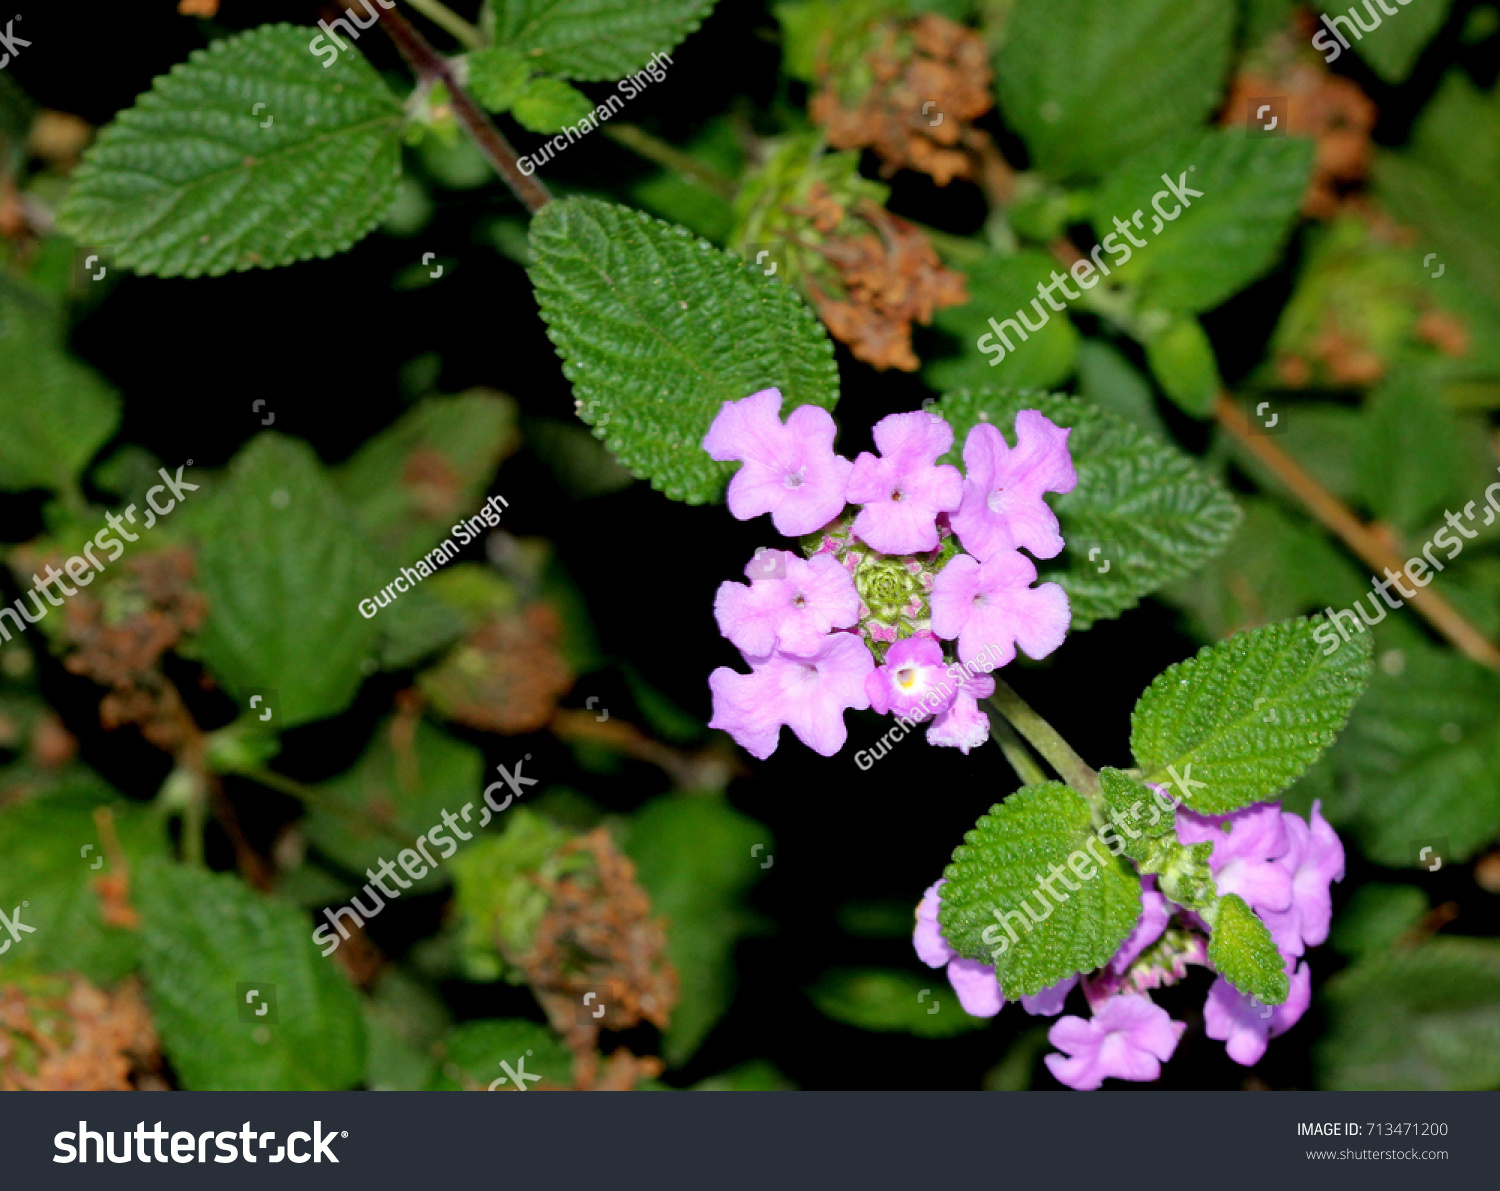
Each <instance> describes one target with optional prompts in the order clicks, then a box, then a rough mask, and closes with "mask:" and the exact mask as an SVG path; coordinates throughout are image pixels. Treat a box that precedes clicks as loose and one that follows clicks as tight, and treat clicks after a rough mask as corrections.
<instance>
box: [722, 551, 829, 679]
mask: <svg viewBox="0 0 1500 1191" xmlns="http://www.w3.org/2000/svg"><path fill="white" fill-rule="evenodd" d="M745 576H746V578H748V579H750V580H751V583H750V585H749V586H748V587H747V586H746V585H745V584H743V583H721V584H719V594H718V596H717V597H715V599H714V618H715V619H716V620H717V621H718V622H719V632H721V633H723V634H724V636H726V637H728V638H729V640H730V641H731V642H732V643H733V644H734V645H735V647H736V648H738V649H739V650H740V652H741V653H743V654H745V655H746V656H747V657H764V656H765V655H766V654H769V653H770V652H771V651H772V650H777V649H779V650H780V651H781V652H782V653H791V654H796V655H798V656H799V657H804V656H807V655H809V654H814V653H817V652H818V650H820V649H821V648H822V647H823V640H824V638H826V637H827V636H828V634H829V633H830V632H831V631H832V630H833V629H847V628H849V627H850V626H851V625H853V624H855V623H856V622H858V620H859V593H858V592H857V591H855V590H854V580H853V579H851V578H850V577H849V572H848V571H846V570H845V569H844V568H843V567H842V566H840V565H839V562H838V559H836V558H834V557H832V556H831V555H828V554H820V555H818V556H817V557H815V558H810V559H802V558H799V557H798V556H797V555H795V554H793V553H792V552H791V551H789V550H766V551H763V552H762V553H760V554H757V555H756V557H755V558H754V559H752V560H751V561H750V562H749V563H748V564H746V566H745ZM761 576H768V577H764V578H763V577H761Z"/></svg>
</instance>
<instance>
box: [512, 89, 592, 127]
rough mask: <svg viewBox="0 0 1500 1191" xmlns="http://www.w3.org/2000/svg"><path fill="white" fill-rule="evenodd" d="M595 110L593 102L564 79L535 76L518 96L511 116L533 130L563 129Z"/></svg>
mask: <svg viewBox="0 0 1500 1191" xmlns="http://www.w3.org/2000/svg"><path fill="white" fill-rule="evenodd" d="M593 110H594V105H593V102H592V101H591V100H590V99H589V97H588V96H587V95H585V94H584V93H583V92H582V91H580V90H578V88H576V87H572V86H569V85H568V84H567V83H565V82H563V81H562V79H549V78H542V79H532V80H531V82H529V83H527V84H526V86H525V87H524V88H523V89H522V91H521V93H520V94H519V95H518V96H516V100H515V104H514V106H513V108H512V110H511V115H513V116H515V118H516V120H517V121H518V122H519V123H520V125H521V126H522V127H523V128H526V129H529V130H530V131H532V132H538V133H550V132H561V131H562V130H563V129H564V128H566V127H567V126H568V125H570V124H577V123H578V122H579V121H581V120H583V119H584V118H585V117H587V116H588V114H589V113H590V112H592V111H593Z"/></svg>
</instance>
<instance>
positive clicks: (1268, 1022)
mask: <svg viewBox="0 0 1500 1191" xmlns="http://www.w3.org/2000/svg"><path fill="white" fill-rule="evenodd" d="M1288 967H1290V964H1288ZM1291 977H1292V987H1291V991H1290V992H1289V993H1288V994H1287V998H1286V1000H1285V1001H1283V1002H1282V1003H1281V1004H1280V1005H1263V1004H1261V1002H1260V1001H1259V1000H1257V999H1256V998H1254V997H1247V996H1246V995H1245V994H1244V993H1242V992H1240V991H1239V989H1237V988H1235V987H1234V985H1232V984H1230V983H1229V981H1227V980H1225V979H1224V977H1222V976H1220V977H1219V978H1218V979H1217V980H1215V981H1214V983H1213V987H1212V988H1210V989H1209V990H1208V1000H1207V1001H1205V1002H1204V1003H1203V1032H1204V1033H1205V1034H1207V1035H1208V1036H1209V1037H1210V1038H1216V1039H1218V1040H1219V1041H1220V1042H1223V1043H1224V1049H1225V1050H1226V1051H1227V1052H1228V1053H1229V1057H1230V1058H1231V1059H1233V1060H1234V1061H1235V1062H1236V1063H1238V1064H1239V1065H1240V1066H1242V1067H1253V1066H1254V1065H1255V1064H1256V1063H1258V1062H1260V1059H1261V1056H1262V1055H1263V1054H1265V1053H1266V1044H1267V1042H1268V1041H1269V1040H1270V1039H1272V1038H1275V1037H1276V1036H1277V1035H1279V1034H1285V1033H1286V1032H1287V1031H1288V1030H1290V1029H1291V1028H1292V1027H1293V1026H1294V1025H1296V1024H1297V1022H1298V1021H1299V1020H1300V1019H1301V1017H1302V1015H1303V1014H1304V1013H1306V1012H1307V1007H1308V1005H1310V1004H1311V1003H1312V973H1311V972H1310V971H1309V970H1308V967H1307V964H1306V963H1302V964H1298V965H1297V970H1296V971H1295V972H1293V973H1291Z"/></svg>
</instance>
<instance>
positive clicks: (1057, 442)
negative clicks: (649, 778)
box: [703, 389, 1078, 983]
mask: <svg viewBox="0 0 1500 1191" xmlns="http://www.w3.org/2000/svg"><path fill="white" fill-rule="evenodd" d="M781 405H782V397H781V393H780V392H779V391H778V390H776V389H763V390H761V391H760V392H758V393H753V394H751V395H750V396H749V397H746V398H743V399H742V400H739V401H726V402H725V403H724V405H723V407H722V408H721V409H720V411H719V414H718V416H717V417H716V418H715V419H714V422H713V425H712V426H711V427H710V428H709V431H708V434H707V435H706V436H705V437H704V439H703V448H704V450H706V451H707V452H708V453H709V454H710V455H711V456H712V457H713V458H715V459H718V460H722V461H731V460H732V461H738V462H739V463H741V464H742V466H741V467H740V469H739V470H738V471H737V472H736V473H735V475H734V477H733V478H732V479H731V480H730V482H729V492H728V505H729V511H730V513H731V514H733V515H734V516H735V517H737V518H739V519H740V520H742V521H744V520H748V519H750V518H752V517H758V516H760V515H761V514H762V513H769V514H770V515H771V523H772V524H773V525H774V526H775V527H776V529H777V530H778V531H779V532H780V533H782V534H784V535H786V536H787V537H792V538H800V539H801V541H800V546H801V550H802V555H803V557H799V556H798V555H797V554H795V553H793V552H792V551H789V550H775V549H765V550H762V551H760V552H759V553H758V554H757V555H756V557H755V558H754V559H752V560H751V561H750V563H749V564H748V565H747V566H746V568H745V577H746V579H748V580H749V583H748V584H745V583H724V584H723V585H722V586H720V588H719V592H718V595H717V597H716V599H715V601H714V615H715V617H716V618H717V620H718V624H719V631H720V632H721V633H723V635H724V636H725V637H726V638H728V639H729V641H730V642H731V643H732V644H733V645H734V646H735V647H736V648H737V649H739V651H740V653H741V654H742V655H743V657H744V660H745V663H746V664H747V665H748V666H749V667H750V673H749V674H744V673H740V672H739V671H736V670H733V669H730V668H729V667H727V666H721V667H719V668H718V669H716V670H715V671H714V672H713V674H712V675H711V676H710V677H709V686H710V688H711V690H712V692H713V718H712V719H711V720H710V721H709V723H710V726H711V727H715V728H721V729H723V730H724V731H726V732H728V733H729V734H730V735H731V736H733V737H734V739H735V740H736V741H738V742H739V744H740V745H741V746H742V747H743V748H744V749H745V750H746V751H748V752H750V753H751V754H753V755H754V756H756V757H759V758H762V759H764V758H765V757H768V756H770V754H771V753H772V752H774V751H775V749H776V745H777V743H778V741H779V739H780V734H781V729H782V727H783V726H786V727H789V728H791V729H792V731H793V732H794V733H795V734H796V736H797V738H798V739H799V740H801V741H802V743H803V744H805V745H807V747H808V748H810V749H812V750H813V751H815V752H817V753H821V754H822V755H823V756H825V757H828V756H832V755H833V754H834V753H836V752H838V751H839V749H841V748H842V747H843V745H844V742H845V740H846V739H847V732H846V729H845V726H844V712H845V711H848V710H851V709H853V710H865V709H868V708H873V709H874V710H875V711H877V712H879V713H881V714H883V715H884V714H891V715H895V716H897V717H898V718H899V720H900V721H901V724H900V726H899V728H898V729H896V730H901V729H904V730H911V728H912V727H913V726H914V725H916V724H917V723H922V722H925V723H927V725H928V727H927V740H928V743H929V744H934V745H946V746H952V747H955V748H958V749H961V750H962V751H963V752H965V753H967V752H968V751H969V750H970V749H971V748H975V747H977V746H978V745H980V744H982V743H983V742H984V741H985V739H986V738H987V737H988V735H989V724H988V721H987V720H986V718H985V716H984V714H983V713H982V712H981V711H980V710H979V706H978V700H980V699H983V698H987V697H988V696H989V695H991V694H993V693H994V680H993V679H991V678H990V677H988V675H989V672H990V671H992V670H994V669H996V668H998V667H1000V666H1004V665H1006V664H1008V663H1009V662H1011V661H1013V660H1014V659H1015V656H1016V649H1017V647H1019V648H1020V649H1022V650H1024V651H1025V652H1026V654H1027V655H1028V656H1030V657H1033V658H1041V657H1045V656H1046V655H1047V654H1049V653H1051V652H1052V651H1053V650H1054V649H1056V648H1057V647H1058V646H1059V645H1060V644H1062V640H1063V637H1064V635H1065V634H1066V633H1067V628H1068V623H1069V620H1070V617H1071V613H1070V611H1069V607H1068V597H1067V594H1066V593H1065V592H1064V591H1063V589H1062V588H1061V587H1059V586H1058V585H1057V584H1056V583H1042V584H1037V572H1036V566H1035V565H1034V564H1033V563H1032V561H1031V559H1029V558H1027V557H1026V555H1024V554H1022V553H1021V551H1022V550H1027V551H1029V552H1030V553H1031V554H1032V555H1034V556H1035V557H1036V558H1042V559H1046V558H1054V557H1056V556H1057V555H1058V554H1059V553H1060V552H1061V551H1062V548H1063V539H1062V534H1061V533H1060V532H1059V527H1058V522H1057V517H1056V515H1055V514H1054V513H1053V512H1052V510H1051V509H1050V508H1049V507H1048V505H1047V503H1046V501H1045V500H1044V499H1043V493H1046V492H1071V491H1072V490H1073V487H1074V486H1075V485H1076V484H1077V482H1078V477H1077V473H1076V472H1075V471H1074V469H1073V461H1072V457H1071V456H1070V455H1069V453H1068V435H1069V434H1070V433H1071V432H1070V431H1068V430H1065V429H1063V428H1061V427H1059V426H1057V425H1055V424H1054V423H1053V422H1051V421H1050V420H1049V419H1047V418H1046V417H1044V416H1043V415H1042V414H1041V413H1039V412H1037V411H1036V410H1022V411H1021V412H1020V413H1018V414H1017V415H1016V420H1015V439H1016V445H1015V446H1014V447H1012V446H1010V445H1009V444H1008V443H1007V442H1006V441H1005V438H1004V436H1003V435H1002V434H1001V433H1000V431H999V430H998V429H997V428H996V427H994V426H993V425H990V424H989V423H986V422H981V423H979V424H978V425H976V426H975V427H974V428H973V429H972V430H971V431H970V432H969V434H968V437H967V438H966V439H965V441H964V448H963V461H964V470H963V472H960V471H959V469H958V468H956V467H954V466H952V465H951V464H942V463H939V462H938V460H939V459H940V458H941V457H942V456H943V455H945V454H947V453H948V452H949V451H950V450H951V449H952V447H953V429H952V427H951V426H950V425H949V424H948V422H947V421H946V420H945V419H943V418H942V417H940V416H939V415H937V414H934V413H929V412H927V411H925V410H919V411H915V412H912V413H902V414H892V415H890V416H889V417H887V418H883V419H881V421H880V422H878V423H876V425H875V427H874V438H875V446H876V448H877V450H878V452H879V454H875V455H872V454H870V453H869V452H864V453H862V454H861V455H860V456H859V457H858V458H857V459H855V460H854V461H853V462H851V461H849V460H848V459H845V458H843V457H842V456H840V455H838V454H836V453H835V452H834V449H833V440H834V436H835V433H836V427H835V426H834V422H833V418H832V417H831V416H830V415H829V413H828V412H827V411H826V410H824V409H820V408H818V407H817V406H811V405H804V406H799V407H798V408H797V409H795V410H793V411H792V413H791V415H790V416H789V417H788V418H787V419H786V420H785V421H784V422H783V421H782V419H781ZM945 642H951V643H952V644H951V645H945ZM896 730H893V731H896ZM991 983H993V981H991Z"/></svg>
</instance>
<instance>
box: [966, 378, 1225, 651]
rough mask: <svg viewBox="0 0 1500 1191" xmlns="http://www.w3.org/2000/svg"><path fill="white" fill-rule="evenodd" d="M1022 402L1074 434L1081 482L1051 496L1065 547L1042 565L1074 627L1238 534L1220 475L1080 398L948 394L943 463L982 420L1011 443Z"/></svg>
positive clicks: (1116, 608)
mask: <svg viewBox="0 0 1500 1191" xmlns="http://www.w3.org/2000/svg"><path fill="white" fill-rule="evenodd" d="M1023 409H1036V410H1040V411H1041V412H1042V413H1043V414H1045V415H1046V416H1047V417H1049V418H1051V419H1052V421H1054V422H1056V423H1057V424H1058V425H1059V426H1067V427H1071V428H1072V431H1073V433H1072V435H1071V436H1070V437H1069V439H1068V449H1069V451H1070V452H1071V453H1072V456H1073V463H1074V466H1075V467H1076V468H1077V471H1078V486H1077V487H1076V488H1075V489H1074V490H1073V491H1072V492H1070V493H1068V494H1066V495H1064V496H1059V497H1055V498H1053V499H1054V500H1055V503H1054V504H1053V507H1054V508H1055V509H1056V510H1057V517H1058V521H1059V522H1060V523H1061V525H1062V532H1063V537H1064V538H1065V539H1067V541H1068V548H1067V550H1066V551H1065V552H1064V554H1063V556H1062V558H1061V559H1060V560H1058V561H1055V562H1054V563H1053V564H1052V565H1051V566H1050V567H1049V566H1048V565H1046V564H1043V565H1042V566H1041V567H1039V568H1038V570H1039V571H1041V578H1042V579H1043V580H1044V581H1045V580H1049V579H1050V580H1054V581H1056V582H1057V583H1060V584H1062V586H1063V587H1064V588H1065V589H1066V591H1067V593H1068V600H1069V602H1070V603H1071V605H1072V609H1073V628H1074V630H1075V631H1077V630H1082V629H1086V628H1088V627H1089V626H1090V625H1092V624H1093V623H1094V622H1095V621H1096V620H1108V619H1110V618H1112V617H1115V616H1118V615H1119V614H1120V613H1121V612H1123V611H1125V610H1126V609H1127V608H1131V607H1134V606H1135V605H1136V604H1137V603H1139V602H1140V600H1141V598H1142V597H1143V596H1146V595H1148V594H1150V593H1151V592H1153V591H1156V590H1157V589H1159V588H1161V587H1163V586H1165V585H1166V584H1168V583H1171V582H1174V581H1175V580H1177V579H1180V578H1181V577H1183V576H1184V575H1187V574H1189V573H1190V572H1192V571H1194V570H1196V569H1197V568H1198V567H1200V566H1202V565H1203V563H1204V562H1206V561H1207V560H1208V559H1209V558H1212V557H1213V556H1214V555H1215V554H1217V553H1218V552H1219V551H1220V550H1222V549H1223V548H1224V544H1225V543H1226V542H1228V541H1229V539H1230V538H1231V537H1232V536H1233V535H1234V531H1235V529H1236V527H1237V526H1238V524H1239V518H1240V514H1239V509H1238V508H1237V507H1236V505H1235V502H1234V498H1233V497H1232V496H1230V495H1229V493H1228V492H1226V491H1225V490H1224V488H1223V486H1222V485H1221V484H1219V482H1218V481H1217V480H1215V479H1213V478H1212V477H1210V476H1208V475H1206V474H1205V473H1204V472H1203V471H1201V470H1200V469H1199V467H1198V466H1197V464H1196V463H1194V461H1193V460H1192V459H1191V458H1189V457H1188V456H1187V455H1185V454H1184V453H1183V452H1182V451H1180V450H1179V449H1178V448H1177V447H1175V446H1171V445H1169V444H1166V443H1162V442H1159V441H1158V440H1156V439H1154V438H1152V437H1151V436H1150V435H1149V434H1146V433H1145V432H1143V431H1142V430H1141V429H1140V428H1139V427H1137V426H1136V425H1134V424H1133V423H1132V422H1130V421H1127V420H1126V419H1124V418H1122V417H1119V416H1117V415H1115V414H1111V413H1108V412H1106V411H1104V410H1101V409H1097V408H1096V407H1094V406H1091V405H1089V404H1087V403H1086V402H1083V401H1079V400H1078V399H1077V398H1074V397H1066V396H1063V395H1062V394H1056V393H1011V392H1005V391H1000V392H992V391H989V390H985V389H977V390H974V391H973V392H967V391H960V392H958V393H950V394H948V395H947V396H945V397H944V398H943V399H942V401H941V402H940V403H939V405H938V406H937V410H938V412H940V413H941V414H942V415H943V416H944V417H945V418H947V419H948V421H949V422H950V423H952V425H953V431H954V441H955V447H954V453H953V454H951V455H949V456H948V457H947V459H946V461H947V462H957V461H959V460H961V458H962V455H961V451H962V446H963V441H964V436H965V435H967V434H968V432H969V430H970V428H971V427H972V426H974V424H975V423H976V422H979V421H981V420H984V421H988V422H992V423H994V424H995V425H996V426H997V427H999V428H1000V430H1001V432H1002V433H1004V434H1006V436H1007V441H1010V439H1012V438H1014V433H1013V430H1012V427H1013V425H1014V423H1015V415H1016V413H1017V412H1018V411H1019V410H1023ZM1090 554H1092V555H1093V557H1090Z"/></svg>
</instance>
